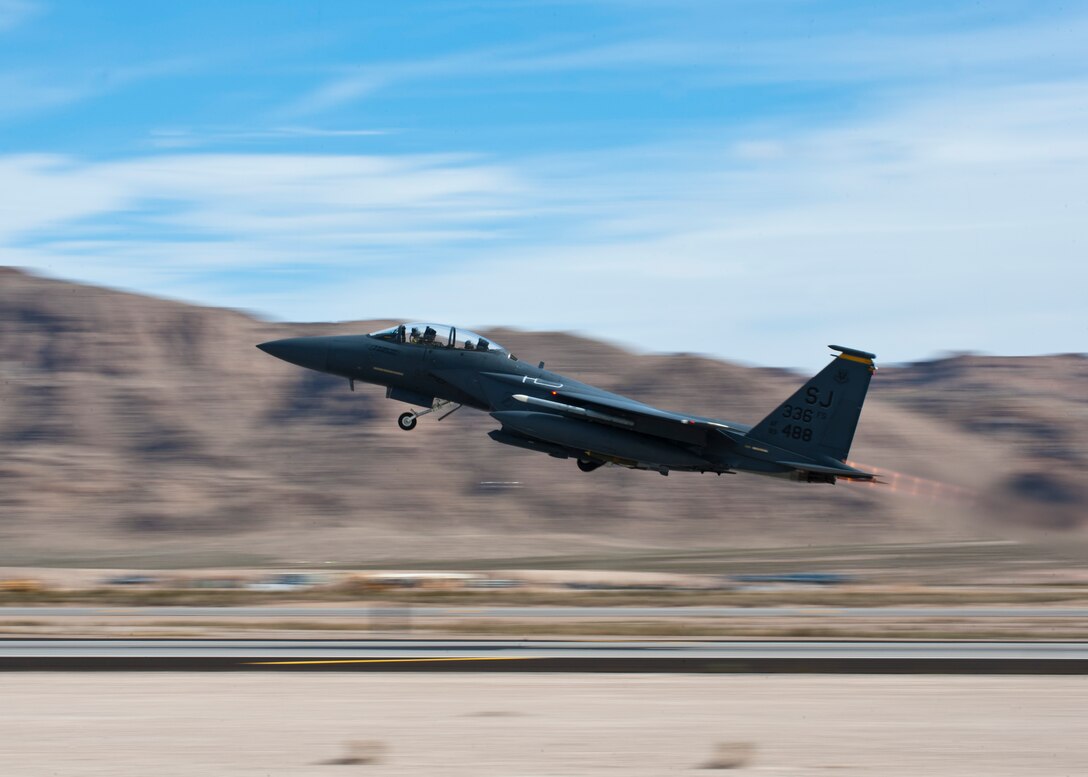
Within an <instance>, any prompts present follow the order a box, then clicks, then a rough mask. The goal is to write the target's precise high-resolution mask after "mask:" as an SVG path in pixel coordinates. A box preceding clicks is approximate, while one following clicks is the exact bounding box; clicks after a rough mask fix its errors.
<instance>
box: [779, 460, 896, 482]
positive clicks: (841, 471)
mask: <svg viewBox="0 0 1088 777" xmlns="http://www.w3.org/2000/svg"><path fill="white" fill-rule="evenodd" d="M775 463H776V464H781V465H782V466H783V467H793V468H794V469H801V470H804V471H806V472H815V473H817V474H820V475H834V476H835V477H840V478H846V479H848V480H872V479H874V478H875V477H876V475H874V474H873V473H872V472H863V471H862V470H860V469H854V468H853V467H848V466H846V465H845V464H843V465H841V466H838V467H825V466H824V465H823V464H809V463H806V462H803V461H778V462H775Z"/></svg>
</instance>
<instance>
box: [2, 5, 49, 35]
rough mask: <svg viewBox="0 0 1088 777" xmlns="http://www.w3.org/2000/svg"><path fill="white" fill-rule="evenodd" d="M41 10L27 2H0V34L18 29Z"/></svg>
mask: <svg viewBox="0 0 1088 777" xmlns="http://www.w3.org/2000/svg"><path fill="white" fill-rule="evenodd" d="M40 10H41V6H40V5H39V4H38V3H31V2H28V0H0V32H4V31H6V30H10V29H12V28H13V27H18V26H19V25H20V24H22V23H23V22H25V21H26V20H27V19H29V18H30V17H32V16H34V15H35V14H37V13H38V12H39V11H40Z"/></svg>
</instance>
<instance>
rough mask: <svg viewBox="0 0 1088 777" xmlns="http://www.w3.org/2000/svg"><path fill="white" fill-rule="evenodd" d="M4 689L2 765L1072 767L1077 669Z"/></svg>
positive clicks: (155, 682)
mask: <svg viewBox="0 0 1088 777" xmlns="http://www.w3.org/2000/svg"><path fill="white" fill-rule="evenodd" d="M3 689H4V704H3V705H0V760H2V762H3V765H4V772H5V773H6V774H13V775H15V774H17V775H20V777H53V775H76V774H78V775H83V776H85V777H91V776H92V775H103V776H106V775H108V776H109V777H145V776H146V775H149V774H154V775H158V776H159V777H190V776H191V775H193V774H215V775H222V776H223V777H227V776H228V775H254V774H260V775H278V774H283V775H293V776H298V777H301V776H302V775H313V776H314V777H317V776H319V775H336V774H367V775H388V776H389V777H392V776H393V775H397V776H401V775H404V776H407V775H435V774H443V775H451V776H456V775H466V776H467V775H472V777H482V776H483V775H496V776H498V775H502V777H516V776H518V775H525V777H529V776H532V777H537V776H539V775H611V774H623V775H630V776H631V777H641V776H642V775H646V777H651V776H652V777H660V775H672V774H714V773H722V772H721V771H720V769H721V768H723V767H724V766H727V765H729V766H732V767H733V768H731V769H730V770H729V771H728V772H726V773H728V774H737V775H745V774H749V775H773V776H778V775H781V777H787V775H788V776H789V777H798V776H799V775H824V774H831V775H839V774H842V775H866V776H870V775H887V776H888V777H894V776H897V775H902V776H903V777H917V775H922V774H924V775H927V777H977V775H988V776H989V777H1006V776H1007V775H1069V776H1070V777H1072V775H1081V774H1085V773H1088V747H1086V746H1085V742H1084V736H1083V730H1084V709H1085V706H1086V704H1088V678H1084V677H982V676H979V677H955V676H940V677H927V676H866V675H854V676H788V675H765V676H758V675H726V676H722V675H701V676H687V675H603V676H602V675H584V674H582V675H569V674H546V675H525V674H505V673H494V674H471V673H469V674H456V675H449V674H371V673H366V674H351V673H349V674H331V675H330V674H324V675H312V674H310V675H305V674H298V675H285V674H282V673H276V674H274V675H254V674H234V673H226V674H211V675H209V674H169V673H151V674H141V673H136V674H129V673H120V674H118V673H104V674H100V673H88V674H42V673H25V674H22V673H21V674H18V675H14V674H5V675H3ZM715 767H717V768H715Z"/></svg>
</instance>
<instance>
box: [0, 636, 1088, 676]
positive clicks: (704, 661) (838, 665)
mask: <svg viewBox="0 0 1088 777" xmlns="http://www.w3.org/2000/svg"><path fill="white" fill-rule="evenodd" d="M0 671H96V672H123V671H172V672H174V671H189V672H210V671H218V672H223V671H230V672H242V671H263V672H268V671H293V672H300V671H302V672H305V671H339V672H344V671H371V672H373V671H379V672H406V671H407V672H420V671H429V672H482V671H483V672H594V673H615V672H634V673H723V674H730V673H733V674H735V673H800V674H809V673H844V674H857V673H863V674H1088V643H1086V642H976V641H850V640H842V641H802V640H796V641H784V640H782V641H769V640H751V641H747V640H743V641H729V642H725V641H705V642H666V641H603V640H602V641H559V640H475V639H465V640H216V639H190V640H184V639H159V640H154V639H128V640H126V639H5V640H0Z"/></svg>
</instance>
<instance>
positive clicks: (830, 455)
mask: <svg viewBox="0 0 1088 777" xmlns="http://www.w3.org/2000/svg"><path fill="white" fill-rule="evenodd" d="M257 347H258V348H260V349H261V350H262V351H265V352H266V353H269V354H271V355H272V356H275V357H277V358H279V359H283V360H284V361H287V362H290V363H292V364H296V365H298V366H300V367H305V368H306V369H310V370H317V371H318V372H325V373H329V374H331V375H338V376H340V377H342V378H347V380H348V382H349V384H350V386H351V389H352V390H353V391H354V390H355V383H356V381H362V382H365V383H374V384H377V385H379V386H384V387H385V395H386V397H388V398H389V399H395V400H397V401H399V402H404V403H407V404H409V405H413V406H415V407H417V408H420V409H418V410H410V411H408V412H405V413H403V414H401V416H400V418H399V419H398V420H397V423H398V425H399V426H400V428H401V429H403V430H405V431H411V430H412V429H415V428H416V423H417V420H418V419H419V418H421V417H422V416H425V415H428V414H430V413H440V414H441V415H440V416H439V420H441V419H442V418H445V417H446V416H448V415H449V414H450V413H453V412H455V411H456V410H458V409H459V408H461V407H469V408H473V409H475V410H482V411H483V412H485V413H488V414H490V415H491V417H492V418H494V419H495V421H497V422H498V424H499V428H497V429H495V430H494V431H492V432H490V433H489V436H490V437H491V439H492V440H494V441H495V442H500V443H503V444H504V445H512V446H514V447H516V448H524V449H526V450H530V451H537V452H540V453H546V454H548V455H549V456H552V457H554V458H557V459H574V460H575V462H577V464H578V468H579V469H580V470H581V471H582V472H592V471H594V470H596V469H598V468H600V467H601V466H603V465H605V464H610V465H616V466H621V467H629V468H631V469H642V470H652V471H657V472H660V473H661V474H662V475H668V474H669V473H670V472H672V471H674V470H675V471H683V472H704V473H706V472H713V473H716V474H718V475H721V474H725V473H734V472H738V471H743V472H752V473H756V474H760V475H770V476H775V477H782V478H787V479H790V480H795V481H800V482H803V483H834V482H835V481H836V480H837V479H839V478H843V479H846V480H872V479H873V478H874V475H873V474H871V473H868V472H863V471H861V470H859V469H856V468H855V467H853V466H851V465H848V464H847V463H846V458H847V454H848V453H849V452H850V443H851V441H852V440H853V438H854V430H855V429H856V428H857V423H858V418H859V416H860V415H861V405H862V403H863V402H864V400H865V393H866V391H867V390H868V388H869V380H870V378H871V377H872V374H873V372H874V371H875V370H876V367H875V366H874V364H873V360H874V359H875V358H876V357H875V356H874V355H873V354H871V353H867V352H865V351H859V350H856V349H854V348H844V347H843V346H840V345H831V346H828V347H829V348H831V349H832V350H834V351H836V352H837V355H836V356H835V357H834V358H833V359H832V360H831V362H830V363H829V364H828V365H827V366H826V367H824V368H823V369H822V370H821V371H820V372H819V373H817V374H816V375H815V376H814V377H813V378H811V379H810V380H808V381H806V382H805V384H804V385H803V386H801V387H800V388H799V389H797V391H795V392H794V394H793V395H792V396H791V397H790V398H789V399H787V400H786V401H785V402H783V403H782V404H780V405H779V406H778V407H776V408H775V409H774V410H773V411H772V412H771V413H770V415H768V416H767V417H766V418H764V419H763V420H762V421H760V422H759V423H757V424H756V425H755V426H749V425H747V424H742V423H736V422H734V421H724V420H720V419H717V418H705V417H702V416H696V415H686V414H683V413H674V412H670V411H667V410H660V409H658V408H656V407H651V406H650V405H646V404H643V403H642V402H638V401H635V400H633V399H629V398H627V397H624V396H621V395H619V394H613V393H610V392H608V391H603V390H602V389H599V388H596V387H594V386H590V385H588V384H585V383H580V382H579V381H577V380H572V379H571V378H568V377H565V376H563V375H558V374H556V373H554V372H549V371H548V370H546V369H544V362H540V363H539V364H538V365H537V366H535V367H534V366H532V365H531V364H526V363H525V362H522V361H519V360H518V359H517V358H516V357H515V356H514V355H513V354H512V353H510V352H509V351H508V350H506V349H505V348H503V347H502V346H501V345H499V344H498V343H495V342H493V341H491V340H489V339H488V338H486V337H484V336H482V335H479V334H476V333H475V332H470V331H468V330H465V329H457V328H455V327H452V326H446V325H442V324H427V323H414V324H401V325H399V326H394V327H390V328H389V329H383V330H381V331H379V332H373V333H371V334H368V335H341V336H330V337H292V338H288V339H285V340H273V341H271V342H267V343H261V344H260V345H258V346H257Z"/></svg>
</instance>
